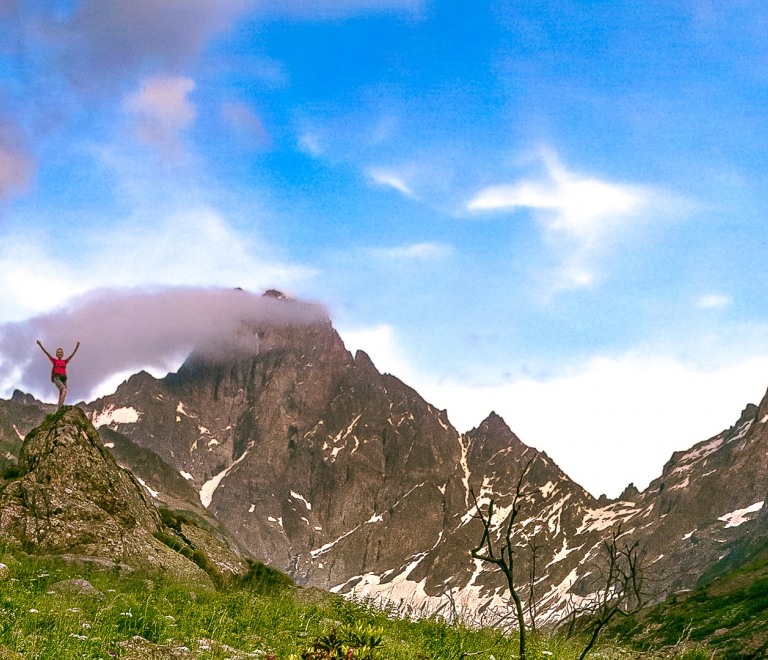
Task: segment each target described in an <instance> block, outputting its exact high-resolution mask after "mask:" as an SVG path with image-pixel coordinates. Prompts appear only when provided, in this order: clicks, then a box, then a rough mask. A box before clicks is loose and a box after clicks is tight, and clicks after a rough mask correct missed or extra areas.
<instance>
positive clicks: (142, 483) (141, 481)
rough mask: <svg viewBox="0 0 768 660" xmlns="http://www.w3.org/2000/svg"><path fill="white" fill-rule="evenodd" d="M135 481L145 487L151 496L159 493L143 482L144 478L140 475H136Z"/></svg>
mask: <svg viewBox="0 0 768 660" xmlns="http://www.w3.org/2000/svg"><path fill="white" fill-rule="evenodd" d="M136 481H138V482H139V483H140V484H141V485H142V486H144V488H146V489H147V490H148V491H149V493H150V494H151V495H152V497H157V496H158V495H159V494H160V493H159V492H158V491H156V490H152V489H151V488H150V487H149V486H147V484H145V483H144V480H143V479H142V478H141V477H136Z"/></svg>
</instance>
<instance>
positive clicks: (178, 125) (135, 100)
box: [126, 77, 197, 158]
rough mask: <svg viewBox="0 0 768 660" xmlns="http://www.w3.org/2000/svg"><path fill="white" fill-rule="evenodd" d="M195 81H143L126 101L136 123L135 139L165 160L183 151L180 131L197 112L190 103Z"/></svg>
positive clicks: (176, 79) (180, 79) (151, 79)
mask: <svg viewBox="0 0 768 660" xmlns="http://www.w3.org/2000/svg"><path fill="white" fill-rule="evenodd" d="M194 89H195V81H194V80H192V79H191V78H185V77H160V78H150V79H148V80H145V81H144V83H143V84H142V87H141V89H140V90H139V91H138V92H136V93H134V94H131V95H130V96H129V97H128V99H127V100H126V108H127V109H128V111H129V112H130V113H131V115H132V116H133V118H134V121H135V122H136V136H137V137H138V139H139V141H140V142H142V143H143V144H146V145H149V146H152V147H155V148H156V149H157V150H158V151H159V152H160V154H161V156H163V157H164V158H175V157H178V156H179V155H180V154H181V153H182V151H183V149H182V142H181V132H182V131H184V130H185V129H187V128H189V127H190V126H191V125H192V123H193V122H194V121H195V117H196V116H197V111H196V109H195V106H194V105H193V104H192V102H191V101H190V100H189V94H190V93H191V92H192V91H193V90H194Z"/></svg>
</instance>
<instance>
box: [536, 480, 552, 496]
mask: <svg viewBox="0 0 768 660" xmlns="http://www.w3.org/2000/svg"><path fill="white" fill-rule="evenodd" d="M539 490H540V491H541V496H542V497H543V498H544V499H545V500H546V499H547V498H548V497H549V496H550V495H551V494H552V491H554V490H555V482H554V481H548V482H547V483H545V484H544V485H543V486H542V487H541V488H539Z"/></svg>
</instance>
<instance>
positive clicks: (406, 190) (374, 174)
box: [368, 167, 414, 197]
mask: <svg viewBox="0 0 768 660" xmlns="http://www.w3.org/2000/svg"><path fill="white" fill-rule="evenodd" d="M368 176H370V177H371V179H372V180H373V182H374V183H375V184H377V185H379V186H385V187H388V188H394V189H395V190H397V191H398V192H401V193H402V194H403V195H405V196H406V197H414V194H413V190H411V188H410V186H409V185H408V184H407V183H406V181H405V178H404V177H403V176H402V175H401V174H398V173H396V172H393V171H392V170H386V169H379V168H375V167H374V168H371V169H370V170H368Z"/></svg>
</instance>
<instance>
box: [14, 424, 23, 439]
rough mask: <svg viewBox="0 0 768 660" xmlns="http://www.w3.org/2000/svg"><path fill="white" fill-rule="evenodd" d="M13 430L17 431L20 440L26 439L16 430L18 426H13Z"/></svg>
mask: <svg viewBox="0 0 768 660" xmlns="http://www.w3.org/2000/svg"><path fill="white" fill-rule="evenodd" d="M13 430H14V431H16V435H18V436H19V440H23V439H24V434H23V433H22V432H21V431H19V429H17V428H16V424H14V425H13Z"/></svg>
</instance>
